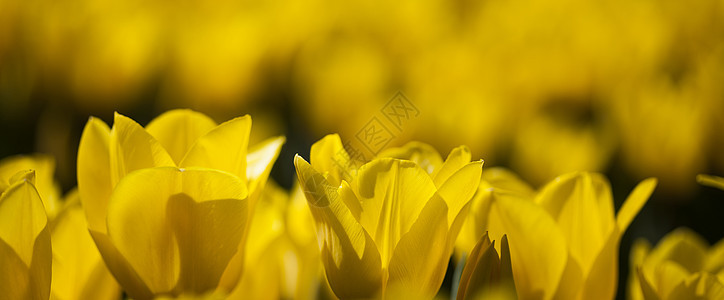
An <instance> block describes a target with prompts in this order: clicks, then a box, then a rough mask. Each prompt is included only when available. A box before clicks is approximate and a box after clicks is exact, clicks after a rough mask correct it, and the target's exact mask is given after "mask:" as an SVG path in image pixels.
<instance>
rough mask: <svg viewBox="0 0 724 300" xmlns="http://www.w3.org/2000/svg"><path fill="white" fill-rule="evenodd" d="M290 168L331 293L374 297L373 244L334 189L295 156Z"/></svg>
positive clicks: (376, 262)
mask: <svg viewBox="0 0 724 300" xmlns="http://www.w3.org/2000/svg"><path fill="white" fill-rule="evenodd" d="M294 165H295V166H296V169H297V176H298V178H299V183H300V185H301V187H302V190H304V193H305V196H306V198H307V204H308V206H309V209H310V211H311V212H312V216H313V217H314V220H315V222H316V228H317V239H318V241H319V245H320V249H321V258H322V263H323V264H324V267H325V270H326V274H327V280H328V281H329V284H330V286H331V287H332V289H333V290H334V293H335V294H336V295H337V297H340V298H368V297H372V296H374V295H375V294H376V293H377V291H378V290H379V289H380V287H381V286H382V269H381V267H382V262H381V260H380V254H379V252H377V248H376V246H375V243H374V241H373V240H372V238H371V237H370V236H369V234H367V232H366V231H365V229H364V228H363V227H362V226H361V225H360V224H359V223H357V221H356V220H355V219H354V217H353V216H352V214H351V213H350V211H349V209H348V208H347V207H346V206H345V205H344V203H343V202H342V201H341V200H340V199H339V197H340V196H339V192H338V191H337V188H335V187H334V186H332V185H331V184H330V183H329V182H328V181H327V180H326V179H325V178H324V176H322V174H320V173H318V172H317V171H316V170H315V169H314V168H312V166H310V165H309V163H307V162H306V161H304V159H303V158H301V157H300V156H299V155H297V156H295V157H294ZM344 188H346V187H345V186H343V187H342V189H344ZM344 193H346V194H348V193H349V192H344Z"/></svg>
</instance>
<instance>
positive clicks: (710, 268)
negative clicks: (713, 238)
mask: <svg viewBox="0 0 724 300" xmlns="http://www.w3.org/2000/svg"><path fill="white" fill-rule="evenodd" d="M704 271H707V272H712V273H717V272H721V271H724V239H722V240H719V242H717V243H716V244H714V246H711V248H709V253H707V258H706V263H705V264H704Z"/></svg>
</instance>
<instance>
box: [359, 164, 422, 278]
mask: <svg viewBox="0 0 724 300" xmlns="http://www.w3.org/2000/svg"><path fill="white" fill-rule="evenodd" d="M353 189H354V190H355V191H356V192H357V196H358V198H359V200H360V203H361V206H362V214H361V216H360V224H361V225H362V227H364V229H365V231H367V232H370V233H372V237H373V238H374V241H375V244H376V245H377V248H378V249H380V256H381V257H382V264H383V267H384V266H386V265H387V263H388V262H389V260H390V258H391V256H392V251H393V250H394V249H395V247H396V245H397V242H398V241H399V240H400V237H402V236H403V235H404V234H405V233H407V232H408V231H409V230H410V227H411V226H412V224H413V223H414V222H415V221H416V220H417V218H418V215H419V214H420V211H422V209H423V207H425V204H426V202H427V200H428V199H430V198H432V196H433V195H435V193H436V191H435V184H434V183H433V182H432V180H431V179H430V176H429V175H428V174H427V173H426V172H425V171H424V170H423V169H422V168H420V167H419V166H418V165H417V164H416V163H414V162H411V161H408V160H399V159H394V158H381V159H375V160H373V161H371V162H370V163H368V164H366V165H364V166H362V168H360V169H359V172H358V176H357V178H356V181H355V183H354V185H353Z"/></svg>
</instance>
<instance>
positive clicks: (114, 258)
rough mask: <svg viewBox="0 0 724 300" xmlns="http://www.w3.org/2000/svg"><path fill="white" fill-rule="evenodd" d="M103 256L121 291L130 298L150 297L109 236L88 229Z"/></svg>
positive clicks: (149, 293)
mask: <svg viewBox="0 0 724 300" xmlns="http://www.w3.org/2000/svg"><path fill="white" fill-rule="evenodd" d="M88 232H89V233H90V235H91V237H92V238H93V241H94V242H95V243H96V247H98V252H99V253H100V254H101V256H102V257H103V261H104V262H105V264H106V266H107V267H108V270H109V271H111V273H112V274H113V276H114V277H115V278H116V280H117V281H118V283H119V284H120V285H121V287H123V291H124V292H125V293H127V294H128V296H129V297H130V298H132V299H152V298H153V293H152V292H151V290H150V289H149V288H148V286H147V285H146V283H145V282H143V279H141V276H139V275H138V272H136V270H134V269H133V267H132V266H131V264H130V263H129V262H128V260H126V258H125V257H124V256H123V254H122V253H121V252H119V251H118V248H117V247H116V246H115V245H113V241H111V238H110V237H109V236H108V235H106V234H105V233H101V232H97V231H93V230H88Z"/></svg>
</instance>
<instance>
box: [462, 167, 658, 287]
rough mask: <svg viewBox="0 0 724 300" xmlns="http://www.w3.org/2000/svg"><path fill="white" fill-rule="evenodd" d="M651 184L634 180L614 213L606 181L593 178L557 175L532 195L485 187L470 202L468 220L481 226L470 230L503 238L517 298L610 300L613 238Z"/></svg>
mask: <svg viewBox="0 0 724 300" xmlns="http://www.w3.org/2000/svg"><path fill="white" fill-rule="evenodd" d="M483 186H484V185H483ZM655 186H656V180H655V179H647V180H645V181H643V182H641V183H640V184H639V185H638V186H637V187H636V188H635V189H634V190H633V191H632V192H631V194H630V195H629V197H628V198H627V199H626V202H624V204H623V206H622V207H621V209H620V210H619V212H618V213H617V214H615V215H614V210H613V198H612V196H611V188H610V186H609V183H608V181H607V180H606V179H605V178H604V177H603V175H601V174H597V173H587V172H577V173H570V174H566V175H563V176H560V177H558V178H556V179H555V180H553V181H551V182H550V183H548V184H547V185H546V186H544V187H543V188H542V189H541V190H540V191H539V192H538V193H537V194H536V195H535V196H534V197H531V196H529V195H527V193H525V192H523V193H521V192H520V191H516V190H515V188H513V189H505V188H497V187H495V185H493V186H492V187H491V188H486V189H484V190H482V189H481V190H479V191H478V193H479V194H480V193H487V194H488V195H485V196H480V198H478V197H476V199H475V201H480V200H481V199H482V202H483V203H475V204H474V206H479V208H478V210H477V211H476V214H483V216H487V220H486V221H485V222H484V224H482V225H481V224H476V226H475V229H477V230H488V231H489V234H490V236H492V237H495V238H498V239H499V238H500V237H502V235H503V234H507V235H508V239H509V241H510V252H511V260H512V264H513V275H514V278H515V285H516V289H517V293H518V297H519V298H520V299H553V298H556V299H557V298H562V299H611V298H613V297H614V295H615V292H616V283H617V277H618V246H619V242H620V239H621V235H623V233H624V232H625V231H626V228H628V225H629V224H630V223H631V221H632V220H633V218H634V217H635V216H636V214H637V213H638V211H639V210H640V209H641V207H642V206H643V205H644V204H645V203H646V201H647V200H648V197H649V195H650V194H651V192H652V191H653V189H654V187H655ZM476 218H479V219H478V220H480V219H482V220H485V218H484V217H483V218H480V217H476ZM483 232H484V231H483ZM480 234H481V235H482V232H481V233H480ZM533 249H535V250H533Z"/></svg>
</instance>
